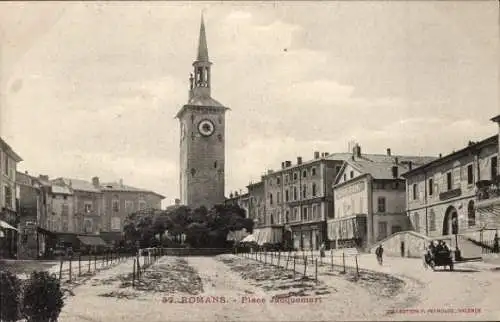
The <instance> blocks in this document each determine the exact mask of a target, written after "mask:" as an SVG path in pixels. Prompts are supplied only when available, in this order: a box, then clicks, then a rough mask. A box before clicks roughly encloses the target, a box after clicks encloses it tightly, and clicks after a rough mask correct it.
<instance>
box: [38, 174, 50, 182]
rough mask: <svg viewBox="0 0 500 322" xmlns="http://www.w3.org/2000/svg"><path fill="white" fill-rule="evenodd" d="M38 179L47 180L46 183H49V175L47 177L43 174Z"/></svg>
mask: <svg viewBox="0 0 500 322" xmlns="http://www.w3.org/2000/svg"><path fill="white" fill-rule="evenodd" d="M38 178H39V179H40V180H45V181H49V176H48V175H45V174H41V175H39V176H38Z"/></svg>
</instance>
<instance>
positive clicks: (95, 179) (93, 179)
mask: <svg viewBox="0 0 500 322" xmlns="http://www.w3.org/2000/svg"><path fill="white" fill-rule="evenodd" d="M92 185H93V186H94V187H96V188H99V177H93V178H92Z"/></svg>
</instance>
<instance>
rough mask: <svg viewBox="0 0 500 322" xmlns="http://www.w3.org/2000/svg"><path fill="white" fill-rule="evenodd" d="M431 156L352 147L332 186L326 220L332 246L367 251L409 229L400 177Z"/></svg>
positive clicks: (403, 183) (357, 146)
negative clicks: (366, 151)
mask: <svg viewBox="0 0 500 322" xmlns="http://www.w3.org/2000/svg"><path fill="white" fill-rule="evenodd" d="M433 159H434V158H432V157H420V156H401V155H398V156H395V155H392V154H391V151H390V149H388V150H387V153H386V155H382V154H362V153H361V147H360V146H359V145H355V146H354V147H353V152H352V155H351V156H350V158H349V159H348V160H346V161H345V163H344V164H343V166H342V169H341V170H340V172H339V173H338V175H337V177H336V180H335V184H334V185H333V195H334V207H335V218H331V219H329V220H328V223H327V225H328V239H329V241H330V245H331V247H339V248H341V247H358V248H363V249H366V248H367V247H369V246H370V245H371V244H373V243H375V242H377V241H380V240H382V239H384V238H386V237H387V236H389V235H391V234H394V233H397V232H400V231H403V230H408V229H409V227H410V223H409V221H408V218H407V216H406V212H405V210H406V203H405V201H406V199H405V198H406V193H405V188H406V186H405V181H404V179H403V178H402V176H401V175H402V174H403V173H404V172H406V171H408V170H409V169H410V168H411V167H413V166H414V165H415V166H418V165H422V164H425V163H426V162H428V161H431V160H433Z"/></svg>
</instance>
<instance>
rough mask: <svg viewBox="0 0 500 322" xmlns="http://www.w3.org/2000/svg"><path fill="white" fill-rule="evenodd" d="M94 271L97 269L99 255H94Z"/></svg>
mask: <svg viewBox="0 0 500 322" xmlns="http://www.w3.org/2000/svg"><path fill="white" fill-rule="evenodd" d="M94 271H97V255H94Z"/></svg>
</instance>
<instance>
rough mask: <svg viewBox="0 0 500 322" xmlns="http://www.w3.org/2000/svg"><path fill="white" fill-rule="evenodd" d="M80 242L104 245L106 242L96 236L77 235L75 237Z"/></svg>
mask: <svg viewBox="0 0 500 322" xmlns="http://www.w3.org/2000/svg"><path fill="white" fill-rule="evenodd" d="M77 238H78V240H80V242H82V244H85V245H87V246H106V242H105V241H104V240H102V239H101V237H97V236H78V237H77Z"/></svg>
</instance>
